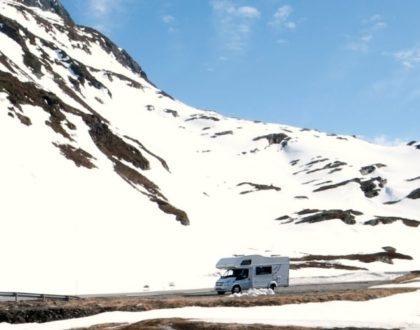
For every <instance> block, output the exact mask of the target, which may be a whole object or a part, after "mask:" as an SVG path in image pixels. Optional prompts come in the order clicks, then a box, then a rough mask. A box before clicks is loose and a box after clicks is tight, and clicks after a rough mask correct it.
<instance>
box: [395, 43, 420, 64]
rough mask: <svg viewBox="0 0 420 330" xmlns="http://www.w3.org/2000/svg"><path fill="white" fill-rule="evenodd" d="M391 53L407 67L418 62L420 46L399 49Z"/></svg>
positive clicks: (419, 60)
mask: <svg viewBox="0 0 420 330" xmlns="http://www.w3.org/2000/svg"><path fill="white" fill-rule="evenodd" d="M393 55H394V58H395V60H396V61H397V62H399V63H401V64H402V65H403V66H405V67H406V68H408V69H411V68H413V67H414V66H416V65H419V64H420V48H412V49H405V50H400V51H398V52H395V53H394V54H393Z"/></svg>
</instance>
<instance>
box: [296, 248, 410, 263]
mask: <svg viewBox="0 0 420 330" xmlns="http://www.w3.org/2000/svg"><path fill="white" fill-rule="evenodd" d="M387 250H388V251H384V252H377V253H370V254H347V255H306V256H304V257H301V258H290V261H292V262H301V261H328V260H356V261H360V262H363V263H371V262H384V263H387V264H392V263H393V260H394V259H401V260H412V259H413V258H412V257H411V256H409V255H405V254H401V253H397V252H396V249H395V248H394V249H387Z"/></svg>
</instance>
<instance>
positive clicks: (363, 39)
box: [346, 14, 387, 53]
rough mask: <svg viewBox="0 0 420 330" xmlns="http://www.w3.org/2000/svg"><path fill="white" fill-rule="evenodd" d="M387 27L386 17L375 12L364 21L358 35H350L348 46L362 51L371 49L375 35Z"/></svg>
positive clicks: (350, 48)
mask: <svg viewBox="0 0 420 330" xmlns="http://www.w3.org/2000/svg"><path fill="white" fill-rule="evenodd" d="M386 27H387V23H386V22H385V19H384V18H383V17H382V16H381V15H379V14H375V15H372V16H370V17H369V18H367V19H364V20H363V21H362V28H361V30H360V31H359V33H358V34H357V35H356V36H353V37H349V40H348V42H347V44H346V48H347V49H349V50H351V51H354V52H360V53H366V52H367V51H369V49H370V46H371V43H372V41H373V40H374V38H375V36H376V35H377V34H378V33H379V32H380V31H382V30H384V29H385V28H386Z"/></svg>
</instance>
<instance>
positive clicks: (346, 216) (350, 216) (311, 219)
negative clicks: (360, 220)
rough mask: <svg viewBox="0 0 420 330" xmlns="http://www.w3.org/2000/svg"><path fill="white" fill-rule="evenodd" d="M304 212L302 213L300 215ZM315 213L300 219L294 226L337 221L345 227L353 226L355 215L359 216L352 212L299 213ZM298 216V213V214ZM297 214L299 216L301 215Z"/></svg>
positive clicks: (316, 211)
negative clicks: (345, 225) (341, 222)
mask: <svg viewBox="0 0 420 330" xmlns="http://www.w3.org/2000/svg"><path fill="white" fill-rule="evenodd" d="M302 212H304V213H302ZM307 213H315V214H311V215H308V216H305V217H303V218H301V219H300V220H299V221H297V222H296V224H301V223H316V222H321V221H328V220H335V219H339V220H341V221H343V222H344V223H345V224H347V225H354V224H355V223H356V220H355V215H361V214H362V213H361V212H358V211H354V210H324V211H318V210H308V211H305V210H304V211H301V214H307ZM298 214H299V213H298ZM301 214H299V215H301Z"/></svg>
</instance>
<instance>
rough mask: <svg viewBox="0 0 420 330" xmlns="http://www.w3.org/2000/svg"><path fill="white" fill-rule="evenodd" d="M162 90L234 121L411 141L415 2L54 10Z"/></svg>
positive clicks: (171, 2)
mask: <svg viewBox="0 0 420 330" xmlns="http://www.w3.org/2000/svg"><path fill="white" fill-rule="evenodd" d="M62 3H63V5H64V6H65V7H66V8H67V9H68V10H69V12H70V14H71V15H72V17H73V18H74V20H75V21H76V22H77V23H78V24H82V25H87V26H92V27H95V28H97V29H98V30H100V31H101V32H103V33H105V34H106V35H107V36H109V37H110V38H111V39H112V40H113V41H115V42H116V43H117V44H118V45H119V46H120V47H123V48H124V49H126V50H127V51H128V52H129V53H130V54H131V55H132V56H133V57H134V58H135V59H136V60H137V61H138V62H139V64H140V65H141V66H142V68H143V69H144V70H145V71H146V73H147V74H148V76H149V78H150V79H151V80H152V81H153V82H154V83H155V84H157V85H158V86H159V87H160V88H161V89H163V90H165V91H166V92H168V93H169V94H171V95H173V96H174V97H176V98H178V99H180V100H181V101H184V102H185V103H187V104H190V105H192V106H195V107H199V108H203V109H211V110H216V111H218V112H220V113H222V114H224V115H228V116H233V117H240V118H244V119H252V120H260V121H266V122H275V123H281V124H289V125H294V126H298V127H306V128H315V129H319V130H321V131H326V132H331V133H340V134H355V135H358V136H362V137H365V138H367V139H370V140H375V141H378V142H383V143H393V142H395V141H408V140H413V139H414V140H415V139H417V140H419V139H420V19H419V16H418V15H419V13H420V1H418V0H404V1H401V0H369V1H368V0H351V1H350V0H347V1H345V0H343V1H339V0H316V1H315V0H295V1H283V0H253V1H251V0H248V1H246V0H62Z"/></svg>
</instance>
